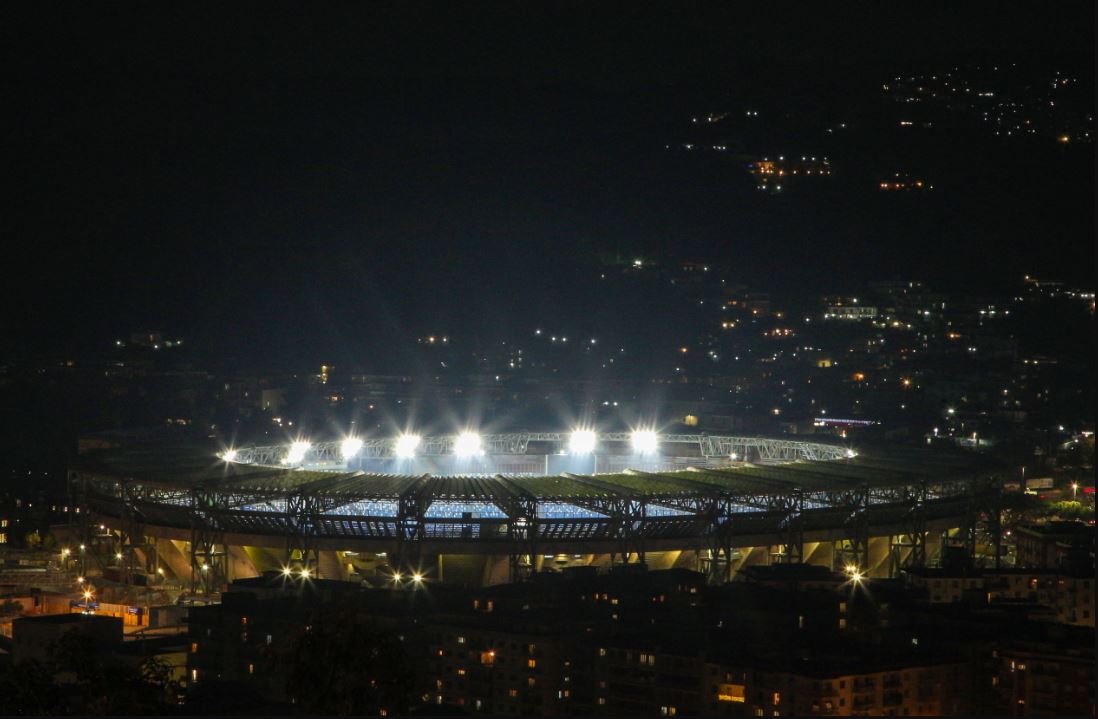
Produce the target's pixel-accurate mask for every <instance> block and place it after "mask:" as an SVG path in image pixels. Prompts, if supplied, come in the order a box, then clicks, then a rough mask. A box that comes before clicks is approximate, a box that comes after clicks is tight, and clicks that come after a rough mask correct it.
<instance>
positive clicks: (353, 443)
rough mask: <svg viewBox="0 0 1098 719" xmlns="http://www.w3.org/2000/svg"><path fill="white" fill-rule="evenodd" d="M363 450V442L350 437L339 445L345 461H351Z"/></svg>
mask: <svg viewBox="0 0 1098 719" xmlns="http://www.w3.org/2000/svg"><path fill="white" fill-rule="evenodd" d="M361 449H362V440H361V439H359V438H358V437H348V438H347V439H345V440H343V442H341V443H340V445H339V453H340V454H341V455H343V459H351V458H352V457H354V456H355V455H356V454H358V453H359V451H360V450H361Z"/></svg>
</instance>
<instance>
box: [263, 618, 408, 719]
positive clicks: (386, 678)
mask: <svg viewBox="0 0 1098 719" xmlns="http://www.w3.org/2000/svg"><path fill="white" fill-rule="evenodd" d="M276 661H277V662H278V663H279V664H280V665H281V667H282V668H283V670H284V672H285V676H286V692H287V695H288V696H289V697H291V699H292V701H293V702H294V703H295V704H296V706H297V707H298V708H299V709H300V710H301V711H302V712H305V713H309V714H340V715H344V714H368V715H377V714H379V713H381V711H382V710H385V711H386V712H387V713H388V714H390V715H394V714H403V713H405V712H406V711H407V709H408V706H409V704H410V700H411V693H412V685H413V675H412V671H411V669H410V664H409V661H408V656H407V653H406V652H405V650H404V647H403V645H402V644H401V642H400V640H399V638H398V637H397V636H395V635H394V634H393V633H392V632H390V631H387V630H385V629H382V628H380V627H378V626H377V625H375V624H373V623H372V622H370V621H368V620H366V619H365V618H363V617H361V616H359V614H358V613H357V612H355V611H354V610H353V609H351V608H340V609H336V610H329V611H324V612H320V611H317V612H315V613H314V614H313V615H312V617H311V618H310V620H309V621H308V623H306V624H305V625H304V626H303V627H302V629H301V631H300V633H299V634H298V635H297V636H296V637H295V638H294V640H293V641H291V642H290V643H289V647H288V650H287V651H286V652H284V653H283V654H281V655H279V656H278V657H277V658H276Z"/></svg>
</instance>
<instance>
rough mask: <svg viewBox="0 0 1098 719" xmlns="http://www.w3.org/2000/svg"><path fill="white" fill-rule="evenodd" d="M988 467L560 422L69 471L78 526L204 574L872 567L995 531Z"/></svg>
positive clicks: (886, 570)
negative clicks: (508, 430) (565, 427)
mask: <svg viewBox="0 0 1098 719" xmlns="http://www.w3.org/2000/svg"><path fill="white" fill-rule="evenodd" d="M996 471H997V470H996V468H995V467H994V466H990V465H989V464H988V463H987V461H986V460H985V459H983V458H982V457H980V456H979V455H976V454H973V453H968V452H962V451H957V450H943V449H939V448H931V447H910V446H900V445H880V446H873V447H858V448H857V449H856V450H855V448H852V447H850V446H847V445H843V444H839V443H831V442H827V441H820V440H816V439H812V440H811V441H808V440H800V439H791V438H789V437H784V438H769V437H747V436H713V435H707V434H696V435H686V434H659V433H657V432H655V431H648V430H641V431H633V432H622V433H597V432H594V431H588V430H577V431H573V432H556V433H534V432H518V433H512V434H494V435H479V434H476V433H474V432H464V433H461V434H455V435H446V436H436V437H419V436H415V435H401V436H397V437H388V438H376V439H366V438H364V439H359V438H346V439H341V440H335V441H330V442H317V443H309V442H305V441H292V442H287V443H285V444H280V445H272V446H252V447H236V448H221V449H220V450H219V451H213V450H210V451H205V450H202V451H200V450H196V449H195V448H193V447H188V448H170V447H128V448H119V449H105V450H97V451H91V452H87V453H85V454H83V455H81V456H80V458H79V460H78V462H77V463H76V464H75V465H74V466H73V467H72V468H71V471H70V475H69V480H70V488H71V492H72V494H73V497H74V502H75V503H76V504H77V506H79V507H81V510H82V517H83V522H82V528H81V530H80V531H81V532H82V534H81V538H80V539H81V541H82V542H83V543H86V544H87V545H88V546H96V544H97V543H98V545H103V544H104V543H106V544H109V545H111V546H110V547H109V551H110V556H114V557H118V562H117V564H118V566H117V568H116V569H117V571H118V572H120V573H121V574H123V575H124V576H125V577H126V579H127V581H130V580H136V581H146V580H147V581H150V582H155V581H158V580H160V581H163V580H164V578H166V577H170V578H172V579H174V580H175V581H178V582H181V583H185V582H190V583H191V585H192V588H194V589H195V591H199V590H201V591H206V592H209V591H216V590H217V589H218V588H219V587H221V586H223V585H224V583H225V582H226V581H230V580H232V579H238V578H243V577H247V576H254V575H257V574H259V573H262V572H265V571H271V570H279V571H282V572H284V573H285V574H286V575H287V576H296V577H304V578H310V577H318V576H319V577H323V578H327V579H342V580H348V581H360V582H365V583H367V584H375V585H377V584H380V583H383V582H385V581H390V582H392V581H395V582H398V583H399V582H401V581H405V582H409V583H410V582H415V583H419V582H421V581H428V580H431V581H435V580H443V581H448V582H462V583H469V584H492V583H498V582H505V581H515V580H520V579H522V578H524V577H526V576H528V575H529V574H530V573H532V572H539V571H553V570H560V569H563V568H566V567H572V566H577V565H584V566H591V565H594V566H600V567H607V566H618V565H634V566H637V567H641V566H647V567H655V568H667V567H688V568H691V569H697V570H699V571H703V572H706V573H707V574H708V575H709V577H710V578H711V580H712V581H714V582H721V581H727V580H729V579H731V578H732V577H733V576H734V575H735V573H736V572H738V571H739V570H741V569H743V568H745V567H747V566H751V565H758V564H773V563H795V562H804V563H808V564H816V565H827V566H830V567H832V568H836V569H843V568H845V569H847V571H850V572H853V573H857V574H865V575H867V576H887V575H891V574H894V573H895V572H896V571H897V570H898V569H899V568H900V567H903V566H907V565H926V564H933V563H935V562H937V561H938V558H939V556H940V554H941V553H942V551H943V548H944V547H946V546H951V545H952V546H957V547H959V548H963V549H964V550H965V551H966V552H968V554H969V555H970V556H975V555H977V554H978V553H979V552H980V551H981V547H980V546H979V545H980V544H981V543H982V541H983V540H982V539H981V535H982V531H981V530H982V528H983V527H984V525H987V527H986V528H987V529H988V530H989V531H988V532H987V534H988V535H989V536H991V537H997V536H998V534H999V533H998V531H997V529H996V528H995V527H994V526H991V525H994V524H995V523H996V522H997V521H998V516H999V514H998V511H997V509H996V508H997V501H998V496H999V484H1000V482H999V478H998V477H997V476H996ZM982 551H983V552H984V553H985V554H987V553H989V551H990V552H992V553H997V551H998V549H997V547H996V548H995V549H993V550H988V549H987V548H983V549H982ZM143 578H147V579H143Z"/></svg>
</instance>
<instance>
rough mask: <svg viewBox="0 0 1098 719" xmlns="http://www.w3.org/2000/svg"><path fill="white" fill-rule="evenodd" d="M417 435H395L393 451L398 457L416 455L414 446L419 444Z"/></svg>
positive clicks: (403, 457) (405, 457) (406, 457)
mask: <svg viewBox="0 0 1098 719" xmlns="http://www.w3.org/2000/svg"><path fill="white" fill-rule="evenodd" d="M419 442H420V439H419V435H416V434H402V435H400V436H399V437H397V441H396V446H395V447H394V451H395V452H396V456H397V457H399V458H400V459H411V458H412V457H415V456H416V447H418V446H419Z"/></svg>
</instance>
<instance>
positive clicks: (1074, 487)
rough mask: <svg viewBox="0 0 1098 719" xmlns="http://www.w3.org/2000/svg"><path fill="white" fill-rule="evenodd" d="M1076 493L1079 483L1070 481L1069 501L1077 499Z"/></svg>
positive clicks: (1077, 492)
mask: <svg viewBox="0 0 1098 719" xmlns="http://www.w3.org/2000/svg"><path fill="white" fill-rule="evenodd" d="M1078 494H1079V483H1078V482H1072V483H1071V501H1072V502H1075V501H1078V499H1077V498H1078Z"/></svg>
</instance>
